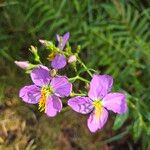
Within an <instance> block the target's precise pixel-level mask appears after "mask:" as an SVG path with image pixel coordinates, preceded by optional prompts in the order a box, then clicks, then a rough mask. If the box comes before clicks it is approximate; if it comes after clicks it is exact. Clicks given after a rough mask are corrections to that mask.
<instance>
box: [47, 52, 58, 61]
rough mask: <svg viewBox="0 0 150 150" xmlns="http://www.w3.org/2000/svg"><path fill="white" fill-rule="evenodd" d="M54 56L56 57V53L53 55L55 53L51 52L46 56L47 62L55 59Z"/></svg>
mask: <svg viewBox="0 0 150 150" xmlns="http://www.w3.org/2000/svg"><path fill="white" fill-rule="evenodd" d="M55 56H56V53H55V52H51V53H50V54H49V55H48V57H47V59H48V60H49V61H52V60H53V59H54V58H55Z"/></svg>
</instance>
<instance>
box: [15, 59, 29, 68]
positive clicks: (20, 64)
mask: <svg viewBox="0 0 150 150" xmlns="http://www.w3.org/2000/svg"><path fill="white" fill-rule="evenodd" d="M15 64H16V65H17V66H18V67H20V68H22V69H25V70H26V69H28V68H29V66H30V64H29V62H28V61H15Z"/></svg>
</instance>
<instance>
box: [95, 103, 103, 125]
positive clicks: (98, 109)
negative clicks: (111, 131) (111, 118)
mask: <svg viewBox="0 0 150 150" xmlns="http://www.w3.org/2000/svg"><path fill="white" fill-rule="evenodd" d="M93 106H94V108H95V116H96V122H97V121H99V118H100V116H101V114H102V108H103V107H102V102H101V100H95V101H94V102H93Z"/></svg>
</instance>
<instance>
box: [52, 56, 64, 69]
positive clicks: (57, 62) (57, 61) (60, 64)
mask: <svg viewBox="0 0 150 150" xmlns="http://www.w3.org/2000/svg"><path fill="white" fill-rule="evenodd" d="M66 64H67V61H66V57H65V56H64V55H62V54H58V55H56V56H55V58H54V59H53V61H52V63H51V66H52V68H55V69H62V68H64V67H65V66H66Z"/></svg>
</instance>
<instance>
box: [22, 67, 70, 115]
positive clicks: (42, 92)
mask: <svg viewBox="0 0 150 150" xmlns="http://www.w3.org/2000/svg"><path fill="white" fill-rule="evenodd" d="M31 79H32V81H33V83H34V84H32V85H28V86H25V87H23V88H22V89H21V90H20V93H19V96H20V97H21V98H22V100H23V101H24V102H26V103H29V104H37V103H38V106H39V110H40V111H44V112H45V113H46V114H47V115H48V116H49V117H54V116H56V114H57V113H58V112H60V111H61V109H62V102H61V99H60V97H65V96H66V97H67V96H69V95H70V93H71V91H72V84H71V83H69V82H68V79H67V77H66V76H56V77H53V78H52V77H51V76H50V75H49V69H48V68H47V67H45V66H42V65H40V66H39V67H37V68H35V69H33V70H32V72H31Z"/></svg>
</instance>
